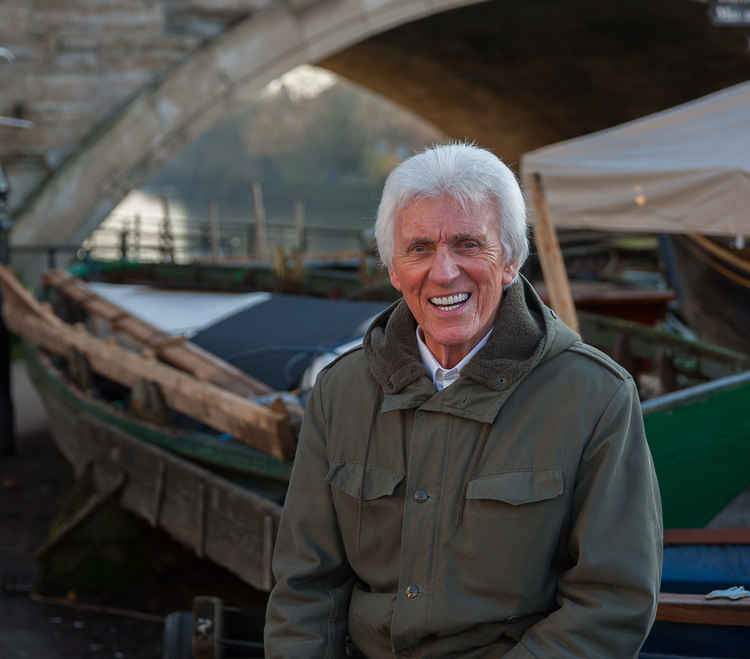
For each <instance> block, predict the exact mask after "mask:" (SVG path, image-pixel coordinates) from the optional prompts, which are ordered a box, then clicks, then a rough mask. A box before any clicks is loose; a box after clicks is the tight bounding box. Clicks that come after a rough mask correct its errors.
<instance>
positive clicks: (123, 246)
mask: <svg viewBox="0 0 750 659" xmlns="http://www.w3.org/2000/svg"><path fill="white" fill-rule="evenodd" d="M128 233H130V227H129V226H128V225H127V224H124V225H123V226H122V228H121V229H120V259H122V260H123V261H127V260H128Z"/></svg>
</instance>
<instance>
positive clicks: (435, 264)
mask: <svg viewBox="0 0 750 659" xmlns="http://www.w3.org/2000/svg"><path fill="white" fill-rule="evenodd" d="M460 273H461V271H460V269H459V267H458V263H457V261H456V257H455V254H453V253H452V251H451V250H450V249H448V248H445V247H439V248H438V249H437V251H436V252H435V258H434V259H433V261H432V267H431V268H430V279H431V280H432V281H433V282H435V283H436V284H447V283H450V282H452V281H453V280H454V279H456V277H458V276H459V274H460Z"/></svg>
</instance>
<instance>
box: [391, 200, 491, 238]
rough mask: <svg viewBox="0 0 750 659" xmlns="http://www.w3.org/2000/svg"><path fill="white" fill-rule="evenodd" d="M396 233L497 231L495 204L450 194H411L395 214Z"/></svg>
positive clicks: (425, 233)
mask: <svg viewBox="0 0 750 659" xmlns="http://www.w3.org/2000/svg"><path fill="white" fill-rule="evenodd" d="M395 219H396V223H395V224H396V226H395V232H396V235H399V234H400V235H401V236H407V235H408V236H413V235H428V234H433V233H440V234H443V235H446V236H448V235H457V234H462V235H463V234H466V235H470V234H477V235H486V234H488V233H497V232H498V229H499V219H498V211H497V204H496V203H494V202H492V201H490V200H489V199H486V200H483V201H480V202H477V201H473V200H463V201H462V200H461V199H456V198H455V197H452V196H450V195H446V194H443V195H439V196H434V197H433V196H426V195H420V196H414V197H413V198H412V199H411V200H410V201H409V202H408V203H406V204H405V205H403V206H402V207H401V210H400V211H399V212H398V213H397V214H396V218H395Z"/></svg>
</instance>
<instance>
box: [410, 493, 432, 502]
mask: <svg viewBox="0 0 750 659" xmlns="http://www.w3.org/2000/svg"><path fill="white" fill-rule="evenodd" d="M429 498H430V495H429V494H427V492H425V491H424V490H417V491H416V492H414V501H416V502H417V503H424V502H425V501H427V499H429Z"/></svg>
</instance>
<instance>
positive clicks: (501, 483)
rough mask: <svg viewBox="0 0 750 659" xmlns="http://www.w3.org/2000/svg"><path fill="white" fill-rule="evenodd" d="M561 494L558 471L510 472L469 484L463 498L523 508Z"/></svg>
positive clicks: (477, 479)
mask: <svg viewBox="0 0 750 659" xmlns="http://www.w3.org/2000/svg"><path fill="white" fill-rule="evenodd" d="M562 493H563V477H562V471H561V470H560V469H545V470H541V471H511V472H507V473H504V474H493V475H491V476H482V477H480V478H476V479H474V480H472V481H469V484H468V487H467V488H466V499H467V500H469V501H472V500H478V501H500V502H502V503H505V504H509V505H511V506H523V505H525V504H530V503H536V502H538V501H546V500H548V499H555V498H557V497H559V496H560V495H561V494H562Z"/></svg>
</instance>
